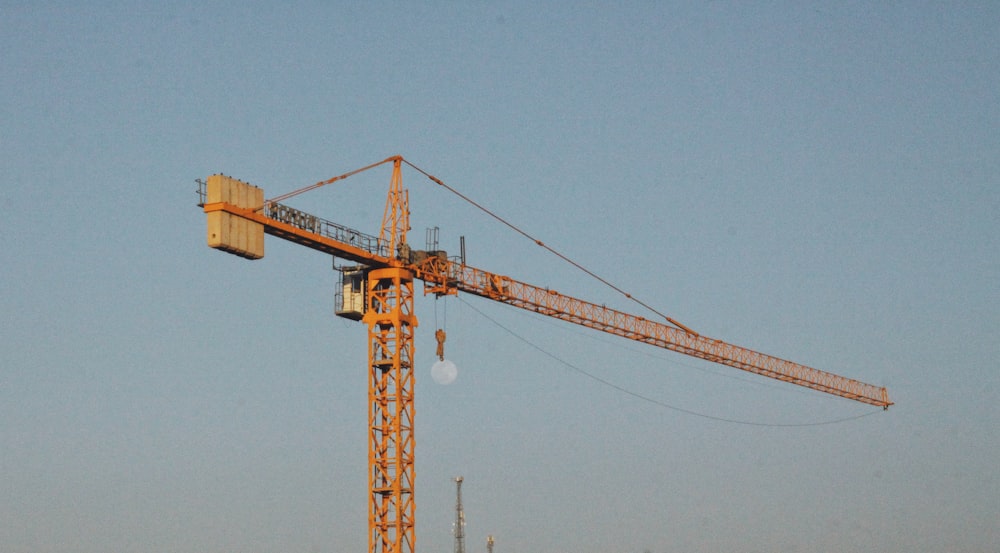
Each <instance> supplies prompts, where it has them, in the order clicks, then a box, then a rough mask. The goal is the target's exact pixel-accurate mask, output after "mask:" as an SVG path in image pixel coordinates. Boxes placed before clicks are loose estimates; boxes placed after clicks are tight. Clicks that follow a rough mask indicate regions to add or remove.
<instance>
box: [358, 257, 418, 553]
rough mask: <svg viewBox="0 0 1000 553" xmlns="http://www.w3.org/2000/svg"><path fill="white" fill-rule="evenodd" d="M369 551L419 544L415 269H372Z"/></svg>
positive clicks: (407, 550) (404, 551)
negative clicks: (416, 521)
mask: <svg viewBox="0 0 1000 553" xmlns="http://www.w3.org/2000/svg"><path fill="white" fill-rule="evenodd" d="M363 320H364V322H366V323H367V324H368V356H369V360H370V371H369V386H368V420H369V427H368V431H369V444H370V448H369V450H368V467H369V474H368V479H369V490H370V491H369V501H368V551H369V552H370V553H411V552H412V551H413V550H414V541H415V535H414V511H415V504H414V499H413V486H414V476H415V474H414V465H413V446H414V439H413V389H414V374H413V329H414V328H416V326H417V317H416V316H415V315H414V313H413V274H412V273H411V272H409V271H407V270H405V269H399V268H388V269H375V270H373V271H371V272H370V273H369V275H368V309H367V311H366V313H365V315H364V319H363Z"/></svg>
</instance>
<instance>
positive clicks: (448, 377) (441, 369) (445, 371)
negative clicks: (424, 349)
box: [431, 359, 458, 384]
mask: <svg viewBox="0 0 1000 553" xmlns="http://www.w3.org/2000/svg"><path fill="white" fill-rule="evenodd" d="M457 377H458V367H456V366H455V364H454V363H452V362H451V361H448V360H447V359H445V360H444V361H435V362H434V365H433V366H432V367H431V378H433V379H434V382H437V383H438V384H451V383H452V382H454V381H455V379H456V378H457Z"/></svg>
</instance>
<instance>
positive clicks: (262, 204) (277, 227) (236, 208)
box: [198, 156, 892, 553]
mask: <svg viewBox="0 0 1000 553" xmlns="http://www.w3.org/2000/svg"><path fill="white" fill-rule="evenodd" d="M404 163H405V164H407V165H408V166H410V167H412V168H414V169H416V170H417V171H418V172H420V173H423V174H424V175H425V176H427V177H428V178H429V179H430V180H432V181H433V182H435V183H436V184H438V185H441V186H445V187H446V188H449V190H452V191H453V192H454V190H453V189H451V188H450V187H447V185H445V184H444V183H443V182H442V181H441V180H439V179H437V178H435V177H433V176H431V175H430V174H428V173H426V172H424V171H423V170H421V169H420V168H418V167H416V166H415V165H413V164H412V163H410V162H409V161H407V160H405V159H403V158H402V157H401V156H393V157H390V158H387V159H385V160H383V161H380V162H377V163H373V164H371V165H368V166H366V167H362V168H360V169H357V170H355V171H351V172H348V173H345V174H343V175H340V176H337V177H333V178H331V179H328V180H325V181H321V182H317V183H315V184H313V185H310V186H307V187H305V188H302V189H299V190H296V191H293V192H291V193H288V194H285V195H283V196H278V197H275V198H272V199H270V200H265V199H264V193H263V190H262V189H261V188H258V187H256V186H254V185H251V184H248V183H245V182H243V181H240V180H237V179H234V178H231V177H228V176H224V175H221V174H216V175H212V176H210V177H208V178H207V180H206V181H201V180H199V181H198V182H199V189H198V193H199V197H200V202H199V204H198V205H199V206H200V207H201V208H202V209H203V211H204V213H205V214H206V218H207V241H208V245H209V246H211V247H212V248H216V249H220V250H222V251H225V252H228V253H231V254H234V255H238V256H240V257H244V258H247V259H260V258H262V257H263V256H264V235H265V234H267V235H271V236H276V237H278V238H282V239H285V240H288V241H290V242H294V243H296V244H300V245H302V246H305V247H307V248H310V249H313V250H317V251H320V252H323V253H326V254H329V255H331V256H333V257H334V258H340V259H344V260H348V261H350V262H352V263H355V264H356V265H354V266H352V267H345V268H342V278H341V284H340V287H339V289H338V290H337V292H336V301H337V307H336V314H337V315H340V316H342V317H344V318H347V319H350V320H354V321H361V322H363V323H365V324H366V325H367V327H368V369H367V371H368V436H369V440H368V441H369V448H368V483H369V485H368V549H369V553H413V551H414V544H415V535H414V513H415V509H416V504H415V501H414V496H413V491H414V479H415V469H414V443H415V442H414V432H413V430H414V420H413V419H414V417H413V414H414V409H413V401H414V399H413V391H414V378H415V377H414V371H413V359H414V340H413V336H414V329H415V328H416V327H417V316H416V314H415V313H414V288H413V283H414V281H415V280H420V281H422V282H423V283H424V294H435V295H437V296H442V295H454V294H457V293H459V292H462V293H466V294H472V295H476V296H479V297H482V298H486V299H489V300H493V301H497V302H501V303H505V304H508V305H512V306H515V307H519V308H522V309H526V310H529V311H532V312H535V313H540V314H542V315H546V316H549V317H554V318H557V319H562V320H564V321H568V322H570V323H574V324H577V325H581V326H585V327H589V328H592V329H595V330H599V331H602V332H606V333H609V334H614V335H617V336H621V337H623V338H627V339H630V340H635V341H638V342H643V343H646V344H649V345H652V346H656V347H660V348H664V349H668V350H672V351H676V352H679V353H683V354H685V355H690V356H693V357H697V358H700V359H705V360H707V361H711V362H714V363H719V364H722V365H727V366H730V367H733V368H736V369H740V370H743V371H747V372H752V373H756V374H759V375H762V376H765V377H768V378H773V379H777V380H781V381H784V382H789V383H792V384H796V385H799V386H804V387H806V388H811V389H814V390H818V391H821V392H825V393H828V394H832V395H836V396H840V397H844V398H848V399H851V400H854V401H859V402H862V403H866V404H869V405H875V406H879V407H883V408H886V409H887V408H888V407H889V406H890V405H892V402H891V401H889V396H888V392H887V391H886V389H885V388H884V387H878V386H875V385H872V384H866V383H864V382H860V381H857V380H854V379H851V378H847V377H843V376H839V375H836V374H833V373H829V372H825V371H821V370H818V369H814V368H812V367H808V366H805V365H801V364H798V363H794V362H792V361H787V360H784V359H781V358H778V357H774V356H771V355H767V354H764V353H760V352H756V351H753V350H751V349H748V348H744V347H741V346H736V345H733V344H729V343H726V342H723V341H721V340H717V339H714V338H709V337H707V336H703V335H701V334H698V333H696V332H694V331H692V330H691V329H689V328H687V327H685V326H683V325H680V324H679V323H677V322H676V321H673V320H672V319H670V318H668V317H664V319H665V322H660V321H657V320H650V319H646V318H644V317H640V316H637V315H632V314H629V313H626V312H623V311H619V310H615V309H612V308H609V307H606V306H604V305H599V304H596V303H592V302H588V301H584V300H580V299H577V298H574V297H570V296H567V295H564V294H560V293H558V292H556V291H554V290H551V289H549V288H544V287H539V286H534V285H531V284H527V283H524V282H520V281H517V280H514V279H512V278H510V277H507V276H503V275H501V274H498V273H493V272H489V271H486V270H483V269H479V268H475V267H472V266H469V265H467V264H466V263H465V256H464V255H462V256H460V257H458V258H449V257H448V255H447V253H446V252H443V251H440V250H437V249H436V247H434V248H431V247H428V248H427V249H424V250H416V249H413V248H412V247H411V245H410V243H409V242H408V241H407V231H409V230H410V224H409V215H410V211H409V196H408V192H407V190H406V189H404V188H403V184H402V165H403V164H404ZM383 164H392V176H391V179H390V184H389V192H388V197H387V199H386V203H385V210H384V212H383V217H382V225H381V228H380V230H379V233H378V235H374V234H366V233H363V232H361V231H358V230H354V229H351V228H349V227H346V226H344V225H341V224H339V223H335V222H333V221H328V220H326V219H322V218H320V217H317V216H315V215H312V214H309V213H305V212H303V211H300V210H297V209H294V208H292V207H289V206H287V205H285V204H283V203H281V202H282V201H284V200H286V199H288V198H290V197H292V196H294V195H296V194H299V193H302V192H305V191H308V190H312V189H315V188H319V187H321V186H325V185H327V184H331V183H333V182H336V181H338V180H342V179H345V178H348V177H350V176H352V175H355V174H357V173H360V172H362V171H366V170H368V169H372V168H374V167H377V166H380V165H383ZM456 193H457V192H456ZM459 195H461V194H459ZM463 198H464V199H466V200H467V201H470V200H468V199H467V198H465V197H464V196H463ZM472 203H473V204H474V205H477V206H478V204H475V203H474V202H472ZM494 217H495V216H494ZM536 242H537V243H538V244H539V245H542V243H541V242H540V241H536ZM463 249H464V248H463ZM626 295H627V294H626ZM440 341H443V336H442V338H441V339H440V340H439V342H440ZM457 483H458V485H459V486H461V480H460V479H458V480H457ZM459 493H461V488H460V487H459ZM459 497H461V496H459ZM456 530H458V529H456ZM463 542H464V536H463ZM491 542H492V540H491ZM463 545H464V543H463ZM490 545H492V543H490Z"/></svg>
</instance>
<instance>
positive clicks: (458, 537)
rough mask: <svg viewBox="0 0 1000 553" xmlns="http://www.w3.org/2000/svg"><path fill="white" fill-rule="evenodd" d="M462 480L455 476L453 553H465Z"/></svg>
mask: <svg viewBox="0 0 1000 553" xmlns="http://www.w3.org/2000/svg"><path fill="white" fill-rule="evenodd" d="M462 480H464V479H463V478H462V477H461V476H459V477H457V478H455V485H456V488H457V490H456V492H457V496H456V497H457V499H456V501H455V553H465V512H464V511H462Z"/></svg>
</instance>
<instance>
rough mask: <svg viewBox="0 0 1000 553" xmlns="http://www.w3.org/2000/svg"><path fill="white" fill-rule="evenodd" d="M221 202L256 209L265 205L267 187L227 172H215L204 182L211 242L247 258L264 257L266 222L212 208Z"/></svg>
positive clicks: (251, 210) (209, 241)
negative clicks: (256, 184)
mask: <svg viewBox="0 0 1000 553" xmlns="http://www.w3.org/2000/svg"><path fill="white" fill-rule="evenodd" d="M220 203H225V204H231V205H233V206H235V207H236V208H238V209H245V210H247V211H248V212H253V211H256V210H259V209H261V208H262V207H264V190H263V189H262V188H257V187H256V186H254V185H252V184H248V183H245V182H243V181H241V180H237V179H234V178H232V177H227V176H225V175H212V176H210V177H208V182H207V183H206V185H205V208H206V209H205V211H206V212H207V215H208V236H207V238H208V245H209V246H210V247H213V248H216V249H219V250H222V251H225V252H229V253H231V254H234V255H238V256H240V257H245V258H247V259H260V258H262V257H264V225H262V224H260V223H258V222H256V221H252V220H250V219H248V218H246V217H240V216H238V215H235V214H233V213H229V212H227V211H221V210H219V211H209V206H211V205H212V204H220Z"/></svg>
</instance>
